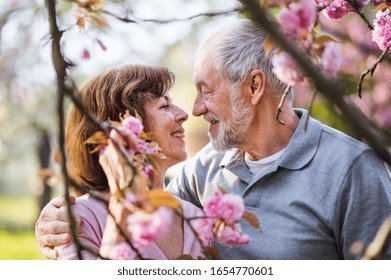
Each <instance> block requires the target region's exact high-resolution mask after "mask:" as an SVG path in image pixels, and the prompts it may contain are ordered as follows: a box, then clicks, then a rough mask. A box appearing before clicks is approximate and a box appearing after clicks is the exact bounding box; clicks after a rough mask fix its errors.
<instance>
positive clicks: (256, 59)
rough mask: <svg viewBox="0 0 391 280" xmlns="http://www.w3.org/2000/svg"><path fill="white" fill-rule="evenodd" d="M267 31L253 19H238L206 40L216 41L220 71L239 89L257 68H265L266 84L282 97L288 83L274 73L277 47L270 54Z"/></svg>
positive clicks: (217, 63) (216, 58)
mask: <svg viewBox="0 0 391 280" xmlns="http://www.w3.org/2000/svg"><path fill="white" fill-rule="evenodd" d="M266 38H267V34H266V33H265V32H264V31H263V30H262V29H261V28H260V27H258V26H257V25H256V24H255V23H253V22H252V21H251V20H238V21H237V22H235V23H234V24H230V25H228V26H225V27H224V28H222V29H221V30H219V31H218V32H217V33H215V34H214V35H212V36H210V37H209V38H207V39H206V41H205V42H204V43H205V44H212V46H213V55H214V57H213V59H214V62H215V66H216V70H217V72H218V73H219V74H220V75H221V76H222V77H223V78H226V79H228V80H230V81H231V82H232V84H233V86H234V87H235V88H237V87H238V86H239V85H240V84H242V83H243V81H244V80H245V79H246V78H247V76H248V75H249V74H250V72H251V71H252V70H254V69H259V70H262V71H263V72H264V73H265V77H266V86H267V88H268V89H269V90H271V91H272V94H273V95H275V96H281V95H282V94H283V92H284V91H285V89H286V87H287V85H286V84H284V83H282V82H281V81H280V80H279V79H277V77H276V76H275V75H274V74H273V72H272V67H273V66H272V63H271V58H272V56H273V52H274V50H275V47H273V48H272V50H271V52H270V53H269V54H268V55H266V53H265V49H264V44H265V40H266Z"/></svg>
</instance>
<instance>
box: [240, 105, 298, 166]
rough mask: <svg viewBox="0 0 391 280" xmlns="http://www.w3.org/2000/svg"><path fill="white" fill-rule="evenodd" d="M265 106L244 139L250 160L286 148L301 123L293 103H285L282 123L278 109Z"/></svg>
mask: <svg viewBox="0 0 391 280" xmlns="http://www.w3.org/2000/svg"><path fill="white" fill-rule="evenodd" d="M271 107H272V106H269V108H270V109H265V108H263V109H262V110H258V112H257V114H256V116H255V118H254V121H253V122H252V125H251V126H250V128H249V130H248V132H247V134H246V137H245V138H244V139H243V140H244V141H243V145H242V146H241V147H240V148H241V150H244V151H245V152H246V153H247V155H248V157H249V159H250V160H259V159H262V158H266V157H268V156H270V155H273V154H275V153H277V152H278V151H280V150H282V149H284V148H285V147H286V146H287V145H288V143H289V141H290V139H291V138H292V135H293V133H294V132H295V130H296V127H297V125H298V123H299V117H298V116H297V115H296V114H295V112H294V111H293V109H292V106H291V105H284V106H283V108H282V112H283V113H281V114H280V120H282V121H283V122H284V125H282V124H280V123H279V122H278V121H277V120H276V119H275V115H276V110H277V109H274V108H271Z"/></svg>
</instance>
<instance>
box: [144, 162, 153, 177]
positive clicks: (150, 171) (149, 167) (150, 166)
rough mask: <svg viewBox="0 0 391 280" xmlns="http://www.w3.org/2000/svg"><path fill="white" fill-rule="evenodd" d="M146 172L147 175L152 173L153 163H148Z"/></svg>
mask: <svg viewBox="0 0 391 280" xmlns="http://www.w3.org/2000/svg"><path fill="white" fill-rule="evenodd" d="M144 170H145V173H146V174H147V175H151V174H152V172H153V166H152V165H150V164H147V166H145V169H144Z"/></svg>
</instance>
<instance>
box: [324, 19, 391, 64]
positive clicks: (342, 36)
mask: <svg viewBox="0 0 391 280" xmlns="http://www.w3.org/2000/svg"><path fill="white" fill-rule="evenodd" d="M322 30H323V31H325V32H327V33H330V34H331V35H333V36H336V37H338V38H339V39H341V40H344V41H348V42H351V43H353V44H354V45H356V46H357V47H358V48H359V49H360V50H362V51H363V52H365V53H367V54H373V55H376V56H379V55H381V54H382V52H381V51H378V50H374V49H373V48H371V47H370V46H369V45H367V44H363V43H361V42H358V41H356V40H352V38H350V37H349V36H348V35H347V34H346V33H345V32H341V31H339V30H335V29H333V28H329V27H326V26H322ZM383 61H386V62H388V63H391V56H390V55H389V54H388V53H387V54H385V55H384V58H383Z"/></svg>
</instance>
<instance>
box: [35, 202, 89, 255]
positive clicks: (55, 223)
mask: <svg viewBox="0 0 391 280" xmlns="http://www.w3.org/2000/svg"><path fill="white" fill-rule="evenodd" d="M70 199H71V204H74V203H75V197H73V196H71V197H70ZM66 205H67V204H66V200H65V197H64V196H59V197H55V198H53V199H52V200H51V201H50V202H49V203H48V204H47V205H46V206H45V207H44V208H43V209H42V211H41V214H40V215H39V218H38V220H37V223H36V224H35V237H36V239H37V241H38V246H39V250H40V252H41V254H42V255H43V256H44V257H46V258H48V259H57V257H58V254H57V251H56V250H55V248H54V247H55V246H60V245H65V244H67V243H69V242H71V240H72V238H71V232H70V227H69V219H68V213H67V208H66ZM75 221H76V227H77V230H80V225H81V221H80V219H79V218H78V217H75Z"/></svg>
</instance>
